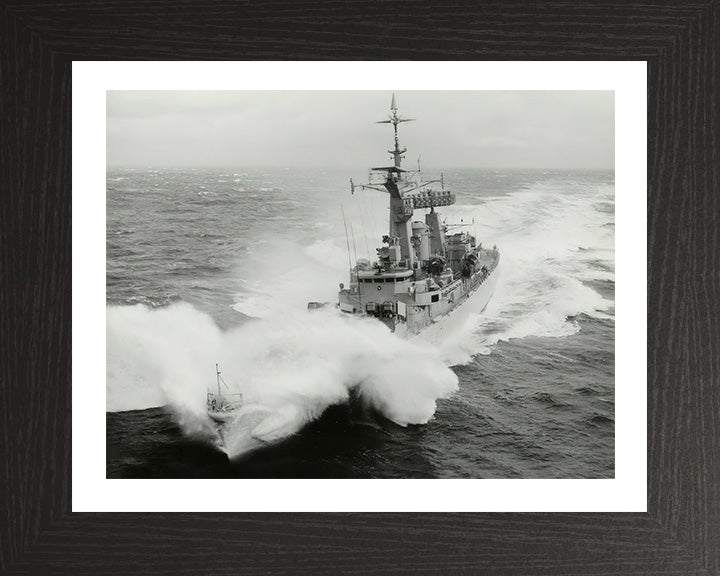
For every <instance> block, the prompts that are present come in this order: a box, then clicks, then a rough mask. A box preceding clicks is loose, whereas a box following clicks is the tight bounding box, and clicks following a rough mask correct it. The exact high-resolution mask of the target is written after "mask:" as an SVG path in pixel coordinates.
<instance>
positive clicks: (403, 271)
mask: <svg viewBox="0 0 720 576" xmlns="http://www.w3.org/2000/svg"><path fill="white" fill-rule="evenodd" d="M411 120H412V119H409V118H408V119H405V118H402V117H401V116H399V115H398V108H397V105H396V102H395V95H394V94H393V96H392V102H391V105H390V115H389V118H388V120H382V121H380V122H378V123H380V124H392V126H393V129H394V133H395V141H394V148H393V149H392V150H388V153H389V154H390V155H391V158H392V161H393V162H392V164H391V165H390V166H379V167H374V168H371V169H370V178H369V182H368V183H366V184H355V183H354V182H353V181H352V180H350V187H351V192H352V193H354V192H355V190H356V189H357V188H363V189H370V190H377V191H381V192H386V193H388V194H389V195H390V211H389V223H388V233H387V234H386V235H385V236H383V238H382V246H381V247H380V248H378V249H377V254H378V259H377V261H376V262H375V263H371V262H370V261H368V260H365V259H358V260H357V262H356V265H355V266H353V267H352V268H351V270H350V283H349V286H347V287H345V286H344V284H341V285H340V293H339V295H338V300H339V306H340V309H341V310H342V311H343V312H347V313H354V314H367V315H371V316H375V317H378V318H380V319H382V320H383V321H385V322H386V323H388V324H389V325H390V326H391V327H392V328H394V327H395V326H396V325H398V324H405V325H406V326H407V329H408V331H410V332H413V333H416V332H419V331H420V330H422V328H424V327H425V326H427V325H428V324H430V323H431V322H433V321H434V320H435V319H437V318H439V317H441V316H444V315H446V314H448V313H450V312H451V311H453V310H454V309H455V308H457V307H458V306H460V304H462V303H463V302H464V301H465V300H467V299H468V298H469V297H470V295H472V294H475V293H477V294H476V295H475V296H473V298H474V299H480V300H482V301H481V302H480V305H481V308H484V307H485V305H486V304H487V302H488V300H489V299H490V297H491V296H492V294H493V291H494V288H495V282H496V280H497V268H498V264H499V262H500V253H499V251H498V250H497V247H493V248H492V249H486V248H483V247H482V245H481V244H478V243H477V241H476V239H475V237H474V236H472V235H470V234H469V233H467V232H464V231H460V232H455V233H449V229H450V227H449V226H447V225H445V224H444V223H443V222H442V221H441V219H440V215H439V214H438V212H437V211H436V210H435V209H436V208H437V207H441V206H449V205H451V204H454V203H455V194H454V193H453V192H451V191H450V190H447V189H446V188H445V182H444V178H443V176H442V175H441V176H440V178H439V179H438V180H423V178H422V174H421V172H420V169H419V166H418V170H406V169H404V168H403V167H402V160H403V159H404V156H403V155H404V153H405V152H406V151H407V149H406V148H401V147H400V142H399V139H398V125H399V124H401V123H403V122H409V121H411ZM416 210H424V211H425V214H424V218H423V219H422V220H421V219H416V215H415V211H416Z"/></svg>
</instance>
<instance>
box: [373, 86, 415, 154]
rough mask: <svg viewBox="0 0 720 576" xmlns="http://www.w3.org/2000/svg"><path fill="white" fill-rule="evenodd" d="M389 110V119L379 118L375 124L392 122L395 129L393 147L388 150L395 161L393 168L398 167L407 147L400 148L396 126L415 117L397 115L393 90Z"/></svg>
mask: <svg viewBox="0 0 720 576" xmlns="http://www.w3.org/2000/svg"><path fill="white" fill-rule="evenodd" d="M390 111H391V112H392V114H388V118H389V120H380V121H378V122H376V124H392V125H393V128H394V129H395V149H394V150H388V152H389V153H390V154H392V157H393V160H394V161H395V168H400V162H401V160H402V158H403V154H404V153H405V152H407V148H403V149H402V150H400V141H399V140H398V133H397V127H398V124H400V123H401V122H412V121H413V120H415V118H403V117H402V116H398V113H397V111H398V107H397V104H396V103H395V92H393V95H392V101H391V102H390Z"/></svg>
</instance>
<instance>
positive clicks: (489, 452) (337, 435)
mask: <svg viewBox="0 0 720 576" xmlns="http://www.w3.org/2000/svg"><path fill="white" fill-rule="evenodd" d="M350 176H353V177H354V178H355V181H356V182H361V181H363V180H364V176H366V174H364V173H363V172H362V171H358V172H357V173H356V174H351V173H348V171H323V170H297V169H156V168H143V169H109V170H108V171H107V252H106V255H107V371H106V392H107V404H106V410H107V418H106V422H107V437H106V443H107V469H106V471H107V477H108V478H230V477H236V478H613V477H614V474H615V472H614V460H615V452H614V446H615V420H614V414H615V406H614V396H615V386H614V374H615V353H614V332H615V317H614V314H615V307H614V290H615V283H614V279H615V274H614V259H615V253H614V206H615V203H614V174H613V172H606V171H549V170H545V171H542V170H534V171H520V170H505V171H495V170H475V169H464V170H447V171H445V174H444V181H445V185H446V187H448V188H449V189H451V190H453V191H454V192H455V193H456V194H457V203H456V204H455V205H454V206H451V207H447V208H444V209H440V210H439V211H440V212H441V214H442V215H443V217H444V218H445V219H446V223H447V224H448V225H449V226H452V227H454V229H457V230H458V231H460V230H465V231H467V232H470V233H471V234H474V235H475V236H476V237H477V239H478V241H480V242H482V243H483V245H484V246H488V247H490V246H493V245H497V246H498V248H499V250H500V253H501V263H500V268H499V273H500V277H499V281H498V286H497V289H496V292H495V295H494V297H493V298H492V299H491V300H490V303H489V304H488V306H487V308H486V309H485V310H484V311H483V312H482V313H481V312H480V311H479V310H477V306H475V307H474V306H473V300H472V299H470V300H469V301H468V302H467V303H465V304H464V305H463V306H462V307H460V308H459V309H457V310H456V311H455V312H454V313H452V314H451V315H450V316H448V317H446V318H444V319H442V320H441V321H439V322H438V323H436V324H434V325H433V326H431V327H430V328H428V329H427V330H426V331H425V332H423V333H421V334H420V335H417V336H407V335H403V334H398V333H395V334H393V333H391V332H390V331H389V330H388V329H387V328H386V327H385V326H384V325H383V324H381V323H380V322H377V321H373V320H369V319H361V318H355V317H349V316H347V315H343V314H341V313H340V312H337V311H336V310H334V309H332V308H330V309H324V310H321V311H317V312H308V311H307V309H306V307H307V302H308V301H323V302H336V297H337V291H338V284H339V283H340V282H345V283H347V282H348V276H349V266H350V263H353V264H354V262H355V260H356V259H357V258H369V259H370V260H373V261H374V260H375V248H376V247H377V246H379V245H380V239H381V237H382V235H383V234H385V233H387V204H388V201H387V196H386V195H384V194H382V193H380V192H374V191H358V190H356V192H355V194H354V195H351V194H350V189H349V188H350V187H349V182H348V178H349V177H350ZM426 176H430V174H427V175H426ZM420 212H423V211H416V218H417V219H421V218H422V217H423V216H422V214H420ZM343 213H344V216H345V219H346V222H347V231H348V233H347V235H346V232H345V226H344V223H343ZM216 363H217V364H219V366H220V370H221V371H222V375H223V378H224V380H225V381H226V382H227V384H228V386H229V387H230V389H231V391H233V392H242V394H243V395H244V398H245V402H246V403H247V406H246V408H244V409H243V412H242V413H241V414H240V416H239V417H238V418H237V419H236V420H234V421H231V422H229V423H228V424H226V425H225V426H223V428H222V429H220V430H219V429H218V428H217V426H216V425H214V424H213V423H212V422H211V421H210V419H209V418H208V417H207V415H206V412H205V399H206V391H207V390H208V388H209V389H214V388H215V385H216V378H215V364H216Z"/></svg>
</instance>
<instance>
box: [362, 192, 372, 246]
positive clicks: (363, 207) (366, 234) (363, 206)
mask: <svg viewBox="0 0 720 576" xmlns="http://www.w3.org/2000/svg"><path fill="white" fill-rule="evenodd" d="M366 210H367V208H366V206H365V191H364V190H363V191H362V193H361V196H360V225H361V226H362V231H363V238H364V239H365V252H366V253H367V256H368V259H369V258H370V246H368V233H367V227H366V226H365V211H366Z"/></svg>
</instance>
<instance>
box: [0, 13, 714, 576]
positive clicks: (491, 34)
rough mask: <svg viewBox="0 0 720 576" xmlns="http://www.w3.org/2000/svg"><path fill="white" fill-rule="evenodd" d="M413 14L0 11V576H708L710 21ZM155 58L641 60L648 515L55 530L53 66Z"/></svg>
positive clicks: (62, 163)
mask: <svg viewBox="0 0 720 576" xmlns="http://www.w3.org/2000/svg"><path fill="white" fill-rule="evenodd" d="M434 1H435V0H432V2H431V1H430V0H406V1H405V2H393V1H373V0H369V1H367V2H363V1H360V0H338V1H335V2H333V1H328V0H314V1H312V2H308V1H307V0H299V1H297V2H292V0H267V1H264V2H261V1H252V2H251V1H247V0H235V1H228V0H210V1H207V2H205V3H203V2H201V1H200V0H174V1H172V2H169V1H166V0H125V1H120V0H101V1H97V2H93V3H90V2H84V1H82V0H75V1H70V0H58V1H56V2H37V1H35V0H28V1H22V2H21V1H19V0H5V1H4V2H2V3H0V198H1V199H2V210H1V211H0V254H1V257H2V260H1V261H0V573H2V574H173V575H175V574H294V573H309V574H376V573H386V574H387V573H390V574H394V573H398V574H401V573H402V574H435V573H443V574H508V575H510V574H512V575H524V574H526V575H538V574H567V575H570V574H573V575H574V574H588V575H590V574H592V575H605V574H644V575H670V574H677V575H683V576H685V575H688V574H720V390H719V385H720V381H719V380H720V353H719V352H720V340H719V338H718V336H719V334H720V324H719V319H720V290H719V289H718V286H720V265H719V264H720V251H719V250H718V248H719V247H720V246H718V234H719V231H718V230H719V226H718V215H719V214H720V212H719V210H718V208H719V203H720V200H719V194H720V178H719V175H720V145H719V141H720V131H719V130H718V128H719V124H718V123H719V122H720V102H719V100H718V89H719V88H720V68H719V66H720V50H719V46H720V24H719V22H720V10H719V9H718V6H719V5H720V0H712V1H696V0H690V1H687V2H679V1H678V2H669V3H668V2H663V1H662V0H638V1H634V0H631V1H629V2H624V1H619V0H602V1H601V0H588V1H585V2H581V1H580V0H577V1H576V0H573V1H552V0H550V1H548V2H530V1H528V0H520V1H512V0H509V1H504V2H483V3H480V2H467V1H464V0H450V1H448V2H446V3H444V4H437V5H435V4H433V2H434ZM170 59H171V60H194V59H200V60H203V59H212V60H223V59H232V60H318V59H319V60H385V59H389V60H646V61H647V62H648V87H649V89H648V92H649V93H648V238H647V242H648V263H647V272H648V284H649V288H648V407H647V408H648V430H647V434H648V512H647V513H642V514H639V513H638V514H551V513H547V514H76V513H72V512H71V511H70V502H71V489H72V486H71V468H70V466H71V464H70V460H71V458H70V456H71V454H70V450H71V436H70V431H71V376H72V373H71V328H72V327H71V290H72V278H71V109H70V108H71V106H70V104H71V88H72V86H71V62H72V61H73V60H170ZM618 249H622V247H618ZM81 360H82V359H81V358H76V361H81ZM588 497H590V498H591V497H592V495H591V494H589V495H588Z"/></svg>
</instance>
